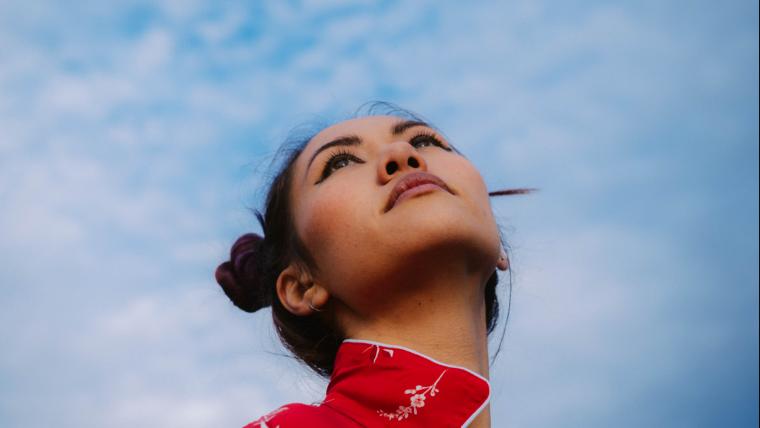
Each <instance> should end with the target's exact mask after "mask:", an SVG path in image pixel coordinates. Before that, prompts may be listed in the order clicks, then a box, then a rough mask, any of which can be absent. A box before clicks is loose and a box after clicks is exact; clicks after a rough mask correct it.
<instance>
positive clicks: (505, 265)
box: [496, 248, 509, 271]
mask: <svg viewBox="0 0 760 428" xmlns="http://www.w3.org/2000/svg"><path fill="white" fill-rule="evenodd" d="M496 267H497V268H499V270H501V271H505V270H507V269H509V257H507V252H506V251H504V248H502V249H501V253H500V254H499V259H498V260H497V261H496Z"/></svg>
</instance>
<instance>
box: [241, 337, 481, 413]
mask: <svg viewBox="0 0 760 428" xmlns="http://www.w3.org/2000/svg"><path fill="white" fill-rule="evenodd" d="M490 397H491V386H490V384H489V383H488V380H487V379H485V378H484V377H482V376H480V375H479V374H477V373H475V372H473V371H471V370H468V369H466V368H464V367H459V366H454V365H450V364H444V363H441V362H439V361H436V360H434V359H432V358H430V357H428V356H425V355H423V354H420V353H419V352H416V351H413V350H411V349H409V348H404V347H402V346H395V345H388V344H385V343H379V342H372V341H368V340H355V339H346V340H344V341H343V343H342V344H341V345H340V348H339V349H338V354H337V356H336V359H335V368H334V370H333V373H332V376H331V377H330V383H329V385H328V386H327V392H326V394H325V398H324V399H323V400H322V401H321V402H319V403H315V404H300V403H293V404H286V405H284V406H282V407H280V408H278V409H276V410H274V411H272V412H270V413H269V414H267V415H265V416H262V417H261V418H259V419H257V420H256V421H254V422H251V423H250V424H248V425H246V426H245V427H243V428H295V427H299V428H300V427H313V428H322V427H324V428H328V427H329V428H343V427H346V428H349V427H350V428H356V427H367V428H374V427H395V426H398V427H403V428H416V427H466V426H468V425H469V424H470V423H471V422H472V420H473V419H475V417H476V416H477V415H478V414H480V412H481V411H482V410H483V409H484V408H485V407H486V405H487V404H488V400H489V399H490Z"/></svg>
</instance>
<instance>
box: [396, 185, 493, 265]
mask: <svg viewBox="0 0 760 428" xmlns="http://www.w3.org/2000/svg"><path fill="white" fill-rule="evenodd" d="M425 196H432V195H425ZM443 196H446V195H443ZM397 209H398V211H396V212H395V213H393V214H394V216H393V217H388V219H389V220H391V221H389V222H387V224H385V225H384V226H386V227H385V228H384V230H383V231H382V232H383V234H382V236H383V237H384V239H383V241H384V244H386V245H388V246H389V247H390V248H392V250H393V251H394V252H395V254H397V255H399V256H400V257H402V258H404V257H414V256H416V255H421V254H427V253H430V252H435V253H440V252H447V251H448V252H452V253H453V254H452V255H456V254H457V253H461V254H462V255H463V256H465V257H472V256H475V255H477V254H479V253H483V254H491V253H494V254H495V253H496V252H497V251H498V245H499V242H498V240H499V238H498V229H497V227H496V224H495V222H494V219H493V216H491V215H488V214H489V213H483V212H473V210H472V208H471V207H467V206H465V205H464V204H458V203H452V201H451V200H450V199H444V198H436V199H434V198H423V197H418V198H415V199H409V200H406V201H403V202H402V204H400V205H399V206H396V207H394V208H393V210H391V211H389V213H391V212H393V211H395V210H397Z"/></svg>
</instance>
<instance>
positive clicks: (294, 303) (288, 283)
mask: <svg viewBox="0 0 760 428" xmlns="http://www.w3.org/2000/svg"><path fill="white" fill-rule="evenodd" d="M275 287H276V290H277V297H278V298H279V299H280V302H281V303H282V305H283V306H285V309H287V310H288V311H290V312H291V313H293V314H294V315H298V316H306V315H309V314H311V313H312V312H314V310H313V309H312V308H311V307H310V306H309V305H310V304H311V306H314V307H320V306H322V305H324V304H325V303H326V302H327V299H328V297H329V295H328V293H327V290H325V289H324V288H323V287H322V286H320V285H319V284H317V283H315V282H313V280H312V279H311V276H310V275H308V274H307V273H305V272H304V271H303V270H302V269H301V268H299V267H297V266H295V265H294V264H290V265H289V266H288V267H286V268H285V269H283V271H282V272H280V276H278V277H277V283H276V284H275Z"/></svg>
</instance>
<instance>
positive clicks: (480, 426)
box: [345, 272, 490, 428]
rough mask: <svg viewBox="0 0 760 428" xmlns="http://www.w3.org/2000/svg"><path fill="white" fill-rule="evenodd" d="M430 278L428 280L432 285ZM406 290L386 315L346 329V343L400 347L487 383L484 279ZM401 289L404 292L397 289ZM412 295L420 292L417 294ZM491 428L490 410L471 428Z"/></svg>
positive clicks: (456, 278) (452, 278)
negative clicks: (368, 342)
mask: <svg viewBox="0 0 760 428" xmlns="http://www.w3.org/2000/svg"><path fill="white" fill-rule="evenodd" d="M430 279H431V278H427V280H430ZM419 285H420V284H419V283H417V284H415V286H410V287H402V288H401V289H405V290H407V292H405V293H404V294H403V296H399V298H392V299H388V300H386V303H388V302H392V304H385V305H383V307H382V311H380V312H379V313H374V314H372V315H371V316H364V317H362V319H352V320H351V322H348V323H346V324H345V325H350V326H351V327H350V328H347V329H346V330H347V331H346V333H347V334H346V337H347V338H351V339H363V340H372V341H377V342H383V343H388V344H393V345H400V346H404V347H407V348H410V349H413V350H415V351H417V352H420V353H422V354H425V355H427V356H429V357H431V358H434V359H436V360H438V361H441V362H443V363H446V364H453V365H457V366H461V367H465V368H467V369H470V370H472V371H474V372H476V373H478V374H480V375H481V376H483V377H485V378H486V379H487V378H488V374H489V373H488V338H487V332H486V315H485V302H484V298H483V291H482V290H483V288H482V287H483V285H482V278H481V277H479V276H475V275H450V272H449V274H448V275H442V276H439V277H438V278H435V281H434V283H432V284H431V283H429V284H427V286H422V287H421V286H419ZM396 289H399V288H398V287H396ZM408 290H417V291H416V292H414V293H411V295H410V293H409V292H408ZM469 426H470V427H471V428H487V427H490V414H489V407H486V408H485V409H484V410H483V411H482V412H481V414H480V415H479V416H478V417H477V418H476V419H475V420H474V421H473V422H472V423H471V424H470V425H469Z"/></svg>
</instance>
